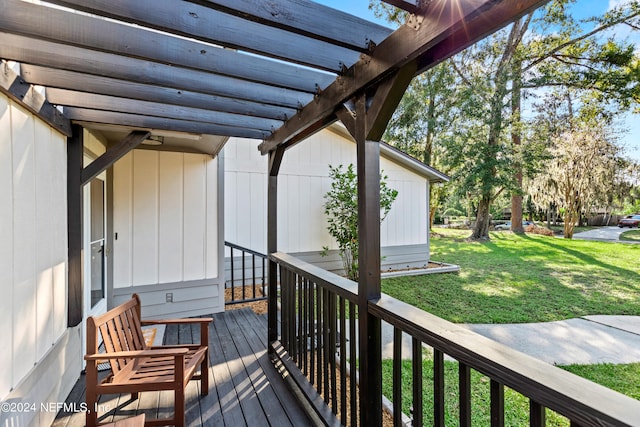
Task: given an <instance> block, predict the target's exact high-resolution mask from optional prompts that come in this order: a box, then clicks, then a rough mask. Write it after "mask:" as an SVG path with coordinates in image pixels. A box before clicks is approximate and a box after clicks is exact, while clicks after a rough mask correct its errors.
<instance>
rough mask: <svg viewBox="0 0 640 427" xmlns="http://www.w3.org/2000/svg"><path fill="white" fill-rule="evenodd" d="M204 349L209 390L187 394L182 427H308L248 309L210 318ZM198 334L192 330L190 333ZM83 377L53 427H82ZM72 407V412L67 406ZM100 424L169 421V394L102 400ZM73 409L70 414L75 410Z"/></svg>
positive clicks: (174, 334)
mask: <svg viewBox="0 0 640 427" xmlns="http://www.w3.org/2000/svg"><path fill="white" fill-rule="evenodd" d="M213 318H214V322H213V326H212V327H211V328H210V334H209V345H210V348H211V352H210V365H211V367H210V369H209V382H210V385H209V387H210V389H209V394H208V395H207V396H200V392H199V385H200V383H199V382H198V381H191V382H190V384H189V387H188V388H187V401H186V421H187V426H194V427H195V426H232V427H240V426H251V427H255V426H278V427H280V426H283V427H284V426H296V427H297V426H307V425H312V423H311V422H310V421H309V419H308V418H307V417H306V415H305V413H304V412H303V410H302V409H301V407H300V405H299V403H298V402H297V401H296V400H295V399H294V397H293V396H292V394H291V392H290V391H289V388H288V387H287V386H286V384H285V383H284V381H283V379H282V377H281V376H280V374H279V373H278V372H277V370H276V367H274V365H273V364H272V363H271V361H270V360H269V356H268V355H267V350H266V349H267V343H266V338H267V320H266V316H258V315H256V314H255V313H254V312H253V311H251V310H250V309H248V308H245V309H241V310H230V311H227V312H225V313H219V314H215V315H213ZM195 328H197V326H196V327H195ZM197 334H198V331H197V329H195V330H193V331H192V329H191V328H190V327H188V326H187V327H180V328H179V327H177V326H174V327H168V328H167V330H166V332H165V344H172V343H177V342H181V343H185V342H191V340H192V338H193V336H196V337H197V336H198V335H197ZM84 389H85V377H84V375H83V376H81V377H80V379H79V380H78V382H77V383H76V386H75V387H74V389H73V391H72V392H71V394H70V395H69V398H68V399H67V402H68V403H69V404H70V405H71V407H70V409H71V411H70V412H64V411H61V412H60V413H59V414H58V416H57V418H56V420H55V421H54V423H53V424H52V426H53V427H67V426H68V427H76V426H84V424H85V416H84V413H83V412H82V411H81V410H78V408H81V404H82V402H84V401H85V400H84ZM74 404H75V407H73V406H72V405H74ZM99 405H100V406H101V409H102V410H101V411H100V413H101V414H103V413H104V414H105V416H104V417H103V418H101V419H100V422H111V421H116V420H118V419H122V418H126V417H129V416H132V415H136V414H140V413H145V414H147V416H148V417H153V418H155V417H160V418H164V417H169V416H170V415H171V414H172V412H173V394H172V393H171V392H164V391H163V392H147V393H141V394H140V398H139V399H138V400H135V401H132V400H131V399H130V396H129V395H113V396H103V398H102V399H101V400H100V403H99ZM74 409H75V410H74Z"/></svg>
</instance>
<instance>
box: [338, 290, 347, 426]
mask: <svg viewBox="0 0 640 427" xmlns="http://www.w3.org/2000/svg"><path fill="white" fill-rule="evenodd" d="M339 298H340V299H339V301H340V303H339V305H340V420H341V421H342V424H346V423H347V319H346V316H347V310H346V304H345V301H344V298H342V297H339Z"/></svg>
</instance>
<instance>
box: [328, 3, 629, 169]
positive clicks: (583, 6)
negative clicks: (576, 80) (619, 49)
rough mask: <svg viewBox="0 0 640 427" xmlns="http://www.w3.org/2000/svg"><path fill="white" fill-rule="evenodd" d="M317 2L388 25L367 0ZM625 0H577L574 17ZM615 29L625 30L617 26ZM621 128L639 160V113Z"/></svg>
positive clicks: (623, 121)
mask: <svg viewBox="0 0 640 427" xmlns="http://www.w3.org/2000/svg"><path fill="white" fill-rule="evenodd" d="M315 1H316V2H318V3H322V4H325V5H327V6H330V7H334V8H336V9H340V10H342V11H345V12H348V13H351V14H353V15H357V16H360V17H362V18H365V19H367V20H369V21H374V22H378V23H380V24H382V25H385V26H389V24H388V23H387V22H385V21H384V20H382V19H378V18H376V17H375V16H374V14H373V12H372V11H371V10H369V0H315ZM625 1H626V0H578V2H577V4H576V6H577V7H574V8H573V9H575V10H576V13H581V12H582V13H583V16H580V15H577V16H575V17H576V18H583V17H586V16H591V15H595V14H601V13H604V12H605V11H606V10H607V9H608V8H611V7H614V6H615V5H618V4H620V3H623V2H625ZM617 31H626V30H625V29H623V28H619V29H618V30H617ZM637 37H638V39H637V43H636V44H637V46H638V50H639V51H640V35H639V36H637ZM620 127H621V129H622V130H623V135H622V137H621V144H622V146H623V147H625V154H626V156H628V157H630V158H632V159H633V160H635V161H636V162H640V114H631V113H629V114H626V115H625V116H624V117H623V118H622V119H621V126H620Z"/></svg>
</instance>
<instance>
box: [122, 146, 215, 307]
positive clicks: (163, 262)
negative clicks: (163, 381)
mask: <svg viewBox="0 0 640 427" xmlns="http://www.w3.org/2000/svg"><path fill="white" fill-rule="evenodd" d="M220 170H221V166H220V164H219V160H218V159H217V158H216V159H212V158H211V156H207V155H201V154H191V153H176V152H165V151H152V150H134V151H132V152H131V153H129V154H127V155H126V156H124V157H123V158H122V159H120V160H119V161H118V162H117V163H116V164H115V165H114V177H113V180H114V181H113V223H114V227H113V233H114V236H113V238H114V240H113V267H114V268H113V276H114V277H113V287H114V301H113V303H114V304H115V305H117V304H119V303H121V302H122V301H124V300H126V299H128V298H129V297H130V296H131V294H132V293H133V292H136V293H138V294H139V295H140V297H141V299H142V306H143V315H144V316H146V317H158V316H168V315H176V316H181V315H191V316H193V315H197V314H207V313H213V312H217V311H221V310H223V309H224V301H223V299H224V298H223V296H222V293H221V291H220V283H221V280H220V279H219V276H220V274H219V271H220V270H221V268H220V262H221V260H220V256H221V253H222V238H221V237H220V238H219V236H220V235H221V234H222V229H221V227H222V222H223V218H222V215H221V214H220V211H221V209H222V208H221V202H219V200H218V194H219V192H220V189H219V185H220V184H221V180H220V178H219V176H218V175H219V173H220ZM167 294H171V296H172V299H173V302H167Z"/></svg>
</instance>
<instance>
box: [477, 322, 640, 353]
mask: <svg viewBox="0 0 640 427" xmlns="http://www.w3.org/2000/svg"><path fill="white" fill-rule="evenodd" d="M467 327H468V328H469V329H471V330H473V331H475V332H477V333H479V334H480V335H483V336H485V337H487V338H490V339H492V340H494V341H498V342H500V343H502V344H504V345H506V346H508V347H511V348H513V349H516V350H518V351H521V352H523V353H526V354H528V355H530V356H533V357H535V358H537V359H540V360H544V361H545V362H548V363H551V364H554V365H570V364H597V363H633V362H640V316H585V317H582V318H578V319H569V320H562V321H557V322H548V323H526V324H513V325H467Z"/></svg>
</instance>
